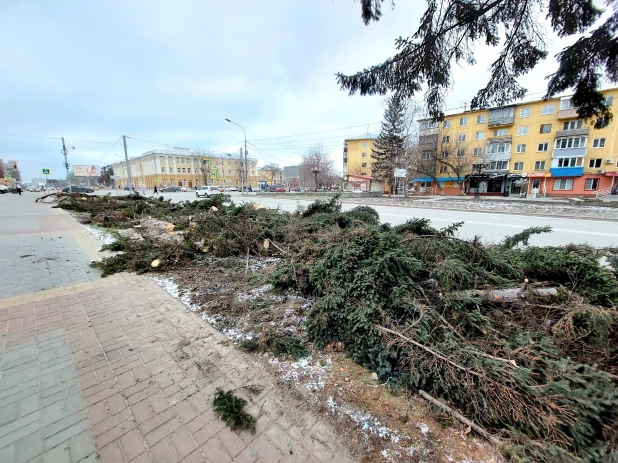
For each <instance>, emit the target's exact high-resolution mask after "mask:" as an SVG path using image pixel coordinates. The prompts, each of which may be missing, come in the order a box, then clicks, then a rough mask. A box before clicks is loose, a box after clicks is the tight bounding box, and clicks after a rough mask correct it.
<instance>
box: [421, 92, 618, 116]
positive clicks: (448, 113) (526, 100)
mask: <svg viewBox="0 0 618 463" xmlns="http://www.w3.org/2000/svg"><path fill="white" fill-rule="evenodd" d="M611 90H618V87H610V88H603V89H601V90H600V91H601V93H603V92H609V91H611ZM532 95H538V93H531V94H529V95H528V96H525V97H523V98H522V99H520V100H516V101H513V102H511V103H508V104H505V105H503V106H491V107H489V108H478V109H465V110H464V111H462V109H463V108H461V107H459V108H452V109H446V110H445V111H444V117H451V116H459V115H460V114H467V113H476V112H479V111H491V110H492V109H500V108H510V107H513V106H520V105H525V104H532V103H539V102H542V101H549V100H559V99H562V98H568V97H570V96H573V95H572V94H571V93H560V94H558V95H556V96H553V97H551V98H548V99H547V100H545V99H543V98H532ZM428 120H431V118H429V117H421V118H419V119H417V122H423V121H428Z"/></svg>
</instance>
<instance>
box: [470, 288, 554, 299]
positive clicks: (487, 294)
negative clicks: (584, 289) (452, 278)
mask: <svg viewBox="0 0 618 463" xmlns="http://www.w3.org/2000/svg"><path fill="white" fill-rule="evenodd" d="M527 293H529V294H534V295H535V296H540V297H556V296H558V290H557V289H556V288H536V289H532V288H508V289H494V290H491V291H480V290H470V291H464V292H463V293H461V294H462V295H465V296H472V297H481V298H482V299H483V300H485V301H495V302H515V301H519V300H521V299H525V297H526V294H527Z"/></svg>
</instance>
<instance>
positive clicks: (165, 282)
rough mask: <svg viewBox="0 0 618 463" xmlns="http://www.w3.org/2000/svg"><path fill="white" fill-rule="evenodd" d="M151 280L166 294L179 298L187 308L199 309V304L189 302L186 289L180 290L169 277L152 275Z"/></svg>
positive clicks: (189, 297) (194, 310) (189, 298)
mask: <svg viewBox="0 0 618 463" xmlns="http://www.w3.org/2000/svg"><path fill="white" fill-rule="evenodd" d="M152 280H153V281H154V282H155V283H156V284H157V285H159V286H160V287H161V288H163V289H164V290H165V292H166V293H167V294H169V295H170V296H172V297H175V298H176V299H179V300H180V302H182V304H183V305H184V306H185V307H186V308H187V309H189V310H191V311H193V312H196V311H198V310H200V307H199V306H197V305H195V304H192V303H191V295H190V294H189V293H188V292H186V291H181V290H180V288H179V287H178V285H177V284H176V283H174V281H173V280H171V279H170V278H165V277H152Z"/></svg>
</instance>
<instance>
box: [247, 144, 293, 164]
mask: <svg viewBox="0 0 618 463" xmlns="http://www.w3.org/2000/svg"><path fill="white" fill-rule="evenodd" d="M247 144H248V145H251V146H253V147H254V148H255V149H256V150H258V151H261V152H262V153H264V154H265V155H267V156H270V157H271V158H273V159H276V160H277V161H280V162H283V163H285V162H287V161H285V160H283V159H281V158H278V157H277V156H274V155H272V154H270V153H267V152H266V151H264V150H263V149H261V148H258V147H257V146H255V145H254V144H253V143H251V142H250V141H247Z"/></svg>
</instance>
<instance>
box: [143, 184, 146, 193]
mask: <svg viewBox="0 0 618 463" xmlns="http://www.w3.org/2000/svg"><path fill="white" fill-rule="evenodd" d="M142 196H146V184H145V183H142Z"/></svg>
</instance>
